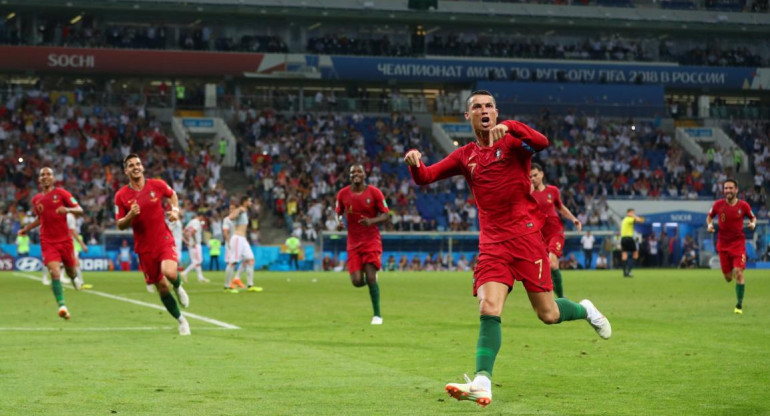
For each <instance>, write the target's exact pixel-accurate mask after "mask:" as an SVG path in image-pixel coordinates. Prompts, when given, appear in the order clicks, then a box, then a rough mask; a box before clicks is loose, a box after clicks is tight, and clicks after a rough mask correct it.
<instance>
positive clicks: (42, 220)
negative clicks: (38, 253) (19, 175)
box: [19, 167, 83, 319]
mask: <svg viewBox="0 0 770 416" xmlns="http://www.w3.org/2000/svg"><path fill="white" fill-rule="evenodd" d="M54 182H55V179H54V176H53V169H51V168H49V167H44V168H42V169H40V173H39V176H38V183H39V184H40V191H41V192H40V193H39V194H37V195H35V196H34V197H33V198H32V206H33V207H34V209H35V214H36V215H37V218H36V219H35V221H33V222H31V223H29V224H27V225H25V226H24V227H23V228H21V229H20V230H19V235H22V236H23V235H26V234H27V233H28V232H29V230H31V229H33V228H35V227H37V226H38V225H40V226H41V227H40V245H41V248H42V251H43V263H44V264H45V266H46V267H47V268H48V272H49V274H50V275H51V289H52V290H53V296H54V297H55V298H56V302H57V303H58V304H59V316H60V317H62V318H64V319H70V313H69V310H68V309H67V306H66V305H65V304H64V290H63V289H62V286H61V263H63V264H64V269H65V270H66V271H67V276H69V278H70V279H72V284H73V285H74V286H75V288H76V289H80V285H79V284H78V283H79V282H77V281H76V279H77V270H76V268H77V265H78V263H77V259H76V258H75V248H74V247H73V245H72V237H70V230H69V228H68V227H67V214H74V215H82V214H83V208H82V207H81V206H80V205H79V204H78V201H77V200H76V199H75V197H73V196H72V194H70V193H69V192H67V191H66V190H64V189H62V188H58V187H54Z"/></svg>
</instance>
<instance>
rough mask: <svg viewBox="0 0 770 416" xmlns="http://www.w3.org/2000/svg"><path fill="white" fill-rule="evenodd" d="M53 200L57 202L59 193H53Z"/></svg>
mask: <svg viewBox="0 0 770 416" xmlns="http://www.w3.org/2000/svg"><path fill="white" fill-rule="evenodd" d="M53 202H59V195H56V194H54V196H53Z"/></svg>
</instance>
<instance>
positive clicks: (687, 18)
mask: <svg viewBox="0 0 770 416" xmlns="http://www.w3.org/2000/svg"><path fill="white" fill-rule="evenodd" d="M0 7H2V8H3V9H8V8H14V7H15V8H18V9H32V10H34V11H38V12H39V11H40V10H46V11H50V12H54V11H73V12H91V13H94V12H110V11H120V12H121V13H122V14H129V15H146V14H147V13H153V14H155V15H156V16H157V17H168V16H165V15H169V16H170V15H173V16H175V17H182V16H192V17H197V18H206V17H228V18H231V19H234V20H248V19H254V18H257V17H259V18H270V19H273V18H283V19H300V18H313V19H321V20H329V21H333V20H338V21H356V22H392V23H413V24H451V25H452V26H455V25H463V24H467V25H487V26H489V27H494V28H500V27H511V26H514V27H515V28H517V29H518V28H522V27H535V26H537V27H541V28H542V27H550V28H569V29H574V30H592V31H596V30H597V28H601V29H602V30H619V31H646V32H654V31H660V30H666V31H671V32H680V33H682V32H683V33H689V34H693V35H695V34H699V33H700V34H710V35H716V34H732V35H740V36H742V37H753V36H763V38H762V39H765V38H764V36H766V35H767V34H769V33H770V14H766V13H731V12H723V11H708V10H671V9H661V8H649V7H648V8H643V7H639V8H622V7H597V6H580V7H578V6H556V5H545V4H523V3H522V4H519V3H515V4H511V3H492V2H470V1H452V2H440V3H439V7H438V9H437V10H429V11H416V10H410V9H409V8H408V7H407V0H387V1H385V0H186V1H179V0H70V1H61V0H2V1H0Z"/></svg>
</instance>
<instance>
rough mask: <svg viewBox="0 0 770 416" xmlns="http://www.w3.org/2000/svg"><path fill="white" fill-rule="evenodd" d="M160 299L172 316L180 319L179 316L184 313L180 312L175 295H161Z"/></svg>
mask: <svg viewBox="0 0 770 416" xmlns="http://www.w3.org/2000/svg"><path fill="white" fill-rule="evenodd" d="M160 300H161V301H162V302H163V306H165V307H166V310H167V311H168V313H170V314H171V316H173V317H174V318H176V319H179V317H180V316H182V314H181V313H180V312H179V305H177V304H176V300H175V299H174V297H173V296H171V293H167V294H165V295H160Z"/></svg>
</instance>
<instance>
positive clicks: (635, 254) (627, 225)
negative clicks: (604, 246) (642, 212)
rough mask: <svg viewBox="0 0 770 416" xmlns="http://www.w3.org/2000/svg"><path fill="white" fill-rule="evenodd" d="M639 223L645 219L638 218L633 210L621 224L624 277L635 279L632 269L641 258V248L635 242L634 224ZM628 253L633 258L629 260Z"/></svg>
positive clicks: (628, 212) (628, 211)
mask: <svg viewBox="0 0 770 416" xmlns="http://www.w3.org/2000/svg"><path fill="white" fill-rule="evenodd" d="M637 222H639V223H642V222H644V218H642V217H637V216H636V211H634V209H633V208H629V209H628V210H627V211H626V216H625V217H624V218H623V220H622V221H621V222H620V248H621V249H622V250H623V251H622V252H621V253H620V259H621V260H622V263H623V277H634V275H632V274H631V269H632V268H633V267H634V262H636V260H637V259H638V258H639V247H637V246H636V241H635V240H634V224H635V223H637ZM628 253H631V258H628Z"/></svg>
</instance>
